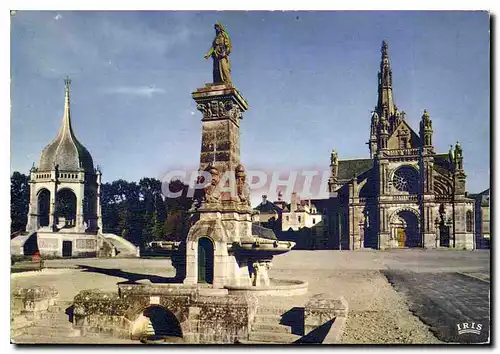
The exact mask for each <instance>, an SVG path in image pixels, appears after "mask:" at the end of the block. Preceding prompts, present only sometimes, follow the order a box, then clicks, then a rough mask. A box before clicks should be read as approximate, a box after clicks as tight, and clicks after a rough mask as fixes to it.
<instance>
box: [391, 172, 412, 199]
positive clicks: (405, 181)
mask: <svg viewBox="0 0 500 354" xmlns="http://www.w3.org/2000/svg"><path fill="white" fill-rule="evenodd" d="M392 184H393V185H394V187H395V188H396V189H397V190H398V191H401V192H408V193H410V194H416V193H417V192H418V172H417V171H416V170H415V169H414V168H412V167H409V166H403V167H401V168H398V169H397V170H396V172H394V177H393V178H392Z"/></svg>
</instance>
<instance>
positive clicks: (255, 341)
mask: <svg viewBox="0 0 500 354" xmlns="http://www.w3.org/2000/svg"><path fill="white" fill-rule="evenodd" d="M236 344H245V345H246V344H257V345H263V344H265V345H267V344H283V343H278V342H261V341H258V340H247V339H238V341H237V342H236Z"/></svg>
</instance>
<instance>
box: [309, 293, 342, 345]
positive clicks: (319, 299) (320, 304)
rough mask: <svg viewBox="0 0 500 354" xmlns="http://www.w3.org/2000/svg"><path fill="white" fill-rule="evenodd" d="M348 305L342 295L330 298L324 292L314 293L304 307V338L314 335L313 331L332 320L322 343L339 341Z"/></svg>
mask: <svg viewBox="0 0 500 354" xmlns="http://www.w3.org/2000/svg"><path fill="white" fill-rule="evenodd" d="M348 312H349V307H348V305H347V301H346V300H345V299H344V297H340V298H331V297H328V296H327V295H325V294H318V295H314V296H313V297H311V298H310V299H309V301H308V302H307V304H306V306H305V307H304V335H305V338H306V337H308V336H310V337H314V336H313V335H312V334H313V331H315V330H317V329H319V328H320V327H322V326H325V325H327V324H328V322H329V321H332V322H333V323H331V327H330V329H329V331H328V334H327V335H326V336H325V338H324V340H323V341H322V343H323V344H334V343H338V342H339V341H340V338H341V336H342V333H343V332H344V328H345V323H346V320H347V315H348Z"/></svg>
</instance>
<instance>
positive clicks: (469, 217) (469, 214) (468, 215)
mask: <svg viewBox="0 0 500 354" xmlns="http://www.w3.org/2000/svg"><path fill="white" fill-rule="evenodd" d="M465 227H466V230H467V232H472V211H470V210H468V211H467V213H466V214H465Z"/></svg>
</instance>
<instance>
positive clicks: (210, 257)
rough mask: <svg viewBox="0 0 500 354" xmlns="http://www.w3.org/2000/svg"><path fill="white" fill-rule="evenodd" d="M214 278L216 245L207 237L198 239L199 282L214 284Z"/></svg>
mask: <svg viewBox="0 0 500 354" xmlns="http://www.w3.org/2000/svg"><path fill="white" fill-rule="evenodd" d="M213 280H214V246H213V244H212V241H211V240H210V239H208V238H206V237H202V238H200V239H199V240H198V283H208V284H212V283H213Z"/></svg>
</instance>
